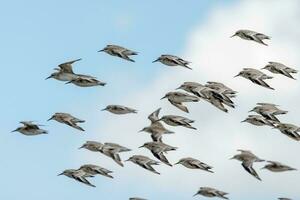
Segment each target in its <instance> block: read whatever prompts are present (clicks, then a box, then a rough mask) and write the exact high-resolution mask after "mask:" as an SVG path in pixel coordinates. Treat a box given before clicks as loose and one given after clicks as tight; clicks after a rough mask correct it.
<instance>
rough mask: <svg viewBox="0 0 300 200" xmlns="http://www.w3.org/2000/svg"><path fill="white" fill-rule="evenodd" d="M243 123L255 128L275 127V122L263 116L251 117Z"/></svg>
mask: <svg viewBox="0 0 300 200" xmlns="http://www.w3.org/2000/svg"><path fill="white" fill-rule="evenodd" d="M242 122H248V123H249V124H253V125H255V126H265V125H266V126H272V127H273V126H274V123H276V122H274V121H272V120H268V119H266V118H265V117H263V116H261V115H249V116H248V117H247V118H246V119H245V120H243V121H242Z"/></svg>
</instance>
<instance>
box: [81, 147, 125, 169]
mask: <svg viewBox="0 0 300 200" xmlns="http://www.w3.org/2000/svg"><path fill="white" fill-rule="evenodd" d="M81 148H84V149H87V150H90V151H93V152H100V153H102V154H104V155H106V156H108V157H110V158H111V159H113V160H114V161H115V162H116V163H117V164H118V165H120V166H122V167H123V166H124V165H123V163H122V160H121V158H120V155H119V153H122V152H127V151H131V150H130V149H128V148H126V147H123V146H121V145H119V144H116V143H108V142H107V143H104V144H102V143H100V142H96V141H87V142H85V143H84V144H83V145H82V146H81V147H80V148H79V149H81Z"/></svg>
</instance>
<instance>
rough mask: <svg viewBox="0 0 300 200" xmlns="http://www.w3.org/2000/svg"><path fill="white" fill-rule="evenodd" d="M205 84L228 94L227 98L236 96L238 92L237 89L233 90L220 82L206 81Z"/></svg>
mask: <svg viewBox="0 0 300 200" xmlns="http://www.w3.org/2000/svg"><path fill="white" fill-rule="evenodd" d="M205 86H206V87H209V88H211V89H214V90H217V91H219V92H220V93H222V94H224V95H226V96H228V97H229V98H234V97H236V94H237V93H238V92H237V91H234V90H233V89H231V88H230V87H227V86H226V85H224V84H223V83H220V82H214V81H207V83H206V84H205Z"/></svg>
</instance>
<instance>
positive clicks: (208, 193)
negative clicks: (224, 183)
mask: <svg viewBox="0 0 300 200" xmlns="http://www.w3.org/2000/svg"><path fill="white" fill-rule="evenodd" d="M196 195H202V196H205V197H219V198H221V199H229V198H228V197H226V195H228V193H227V192H222V191H220V190H217V189H215V188H211V187H200V189H199V190H198V191H197V193H196V194H194V196H196Z"/></svg>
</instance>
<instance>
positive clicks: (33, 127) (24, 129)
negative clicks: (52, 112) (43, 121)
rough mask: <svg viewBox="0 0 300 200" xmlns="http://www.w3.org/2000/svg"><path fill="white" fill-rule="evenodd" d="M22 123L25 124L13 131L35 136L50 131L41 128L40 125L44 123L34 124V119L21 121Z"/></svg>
mask: <svg viewBox="0 0 300 200" xmlns="http://www.w3.org/2000/svg"><path fill="white" fill-rule="evenodd" d="M20 123H21V124H23V126H20V127H18V128H17V129H15V130H13V131H12V132H19V133H22V134H23V135H26V136H34V135H41V134H47V133H48V131H46V130H43V129H41V128H40V126H43V125H40V124H34V123H33V122H32V121H21V122H20Z"/></svg>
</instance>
